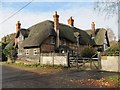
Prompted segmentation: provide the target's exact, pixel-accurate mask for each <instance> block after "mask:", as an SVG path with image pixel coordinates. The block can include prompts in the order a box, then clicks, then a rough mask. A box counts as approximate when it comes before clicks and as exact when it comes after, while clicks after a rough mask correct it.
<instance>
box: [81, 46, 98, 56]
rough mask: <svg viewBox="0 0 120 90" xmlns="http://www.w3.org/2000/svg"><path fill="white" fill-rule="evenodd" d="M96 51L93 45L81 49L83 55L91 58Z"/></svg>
mask: <svg viewBox="0 0 120 90" xmlns="http://www.w3.org/2000/svg"><path fill="white" fill-rule="evenodd" d="M96 52H97V51H96V50H95V49H94V48H93V47H91V46H87V47H85V48H84V49H83V50H82V51H81V57H86V58H91V57H92V56H93V55H94V54H95V53H96Z"/></svg>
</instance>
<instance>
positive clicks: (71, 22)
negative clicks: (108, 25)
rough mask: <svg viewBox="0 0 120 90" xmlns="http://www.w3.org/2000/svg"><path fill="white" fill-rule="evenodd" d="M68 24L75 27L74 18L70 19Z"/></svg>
mask: <svg viewBox="0 0 120 90" xmlns="http://www.w3.org/2000/svg"><path fill="white" fill-rule="evenodd" d="M68 24H69V25H70V26H71V27H73V26H74V20H73V19H72V16H71V17H70V18H69V19H68Z"/></svg>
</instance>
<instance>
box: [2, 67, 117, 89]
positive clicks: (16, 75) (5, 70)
mask: <svg viewBox="0 0 120 90" xmlns="http://www.w3.org/2000/svg"><path fill="white" fill-rule="evenodd" d="M35 70H36V72H35ZM35 70H25V69H18V68H14V67H10V66H9V65H8V66H7V65H3V66H2V88H90V87H92V88H96V87H97V88H98V87H100V86H99V85H95V83H91V82H88V81H86V82H83V83H80V82H76V81H75V80H84V81H85V80H88V79H89V80H90V79H95V80H99V79H101V78H102V77H106V76H110V75H118V73H111V72H99V71H90V70H89V71H80V70H76V69H62V70H58V71H57V72H56V71H54V70H53V71H51V72H49V73H43V71H39V70H38V69H35ZM46 70H48V69H46ZM48 71H49V70H48ZM48 71H47V72H48ZM102 87H104V86H102Z"/></svg>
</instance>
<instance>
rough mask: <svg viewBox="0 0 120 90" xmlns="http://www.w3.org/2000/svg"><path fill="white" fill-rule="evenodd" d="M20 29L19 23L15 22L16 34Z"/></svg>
mask: <svg viewBox="0 0 120 90" xmlns="http://www.w3.org/2000/svg"><path fill="white" fill-rule="evenodd" d="M20 28H21V23H20V21H17V23H16V33H17V32H18V30H19V29H20Z"/></svg>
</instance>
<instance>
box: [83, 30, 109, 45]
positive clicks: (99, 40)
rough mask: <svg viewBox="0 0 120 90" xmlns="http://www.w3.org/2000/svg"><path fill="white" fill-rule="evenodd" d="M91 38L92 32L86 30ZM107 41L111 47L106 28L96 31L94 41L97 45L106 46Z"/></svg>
mask: <svg viewBox="0 0 120 90" xmlns="http://www.w3.org/2000/svg"><path fill="white" fill-rule="evenodd" d="M85 31H86V32H87V33H88V34H89V36H92V30H91V29H89V30H85ZM105 38H106V39H107V43H108V46H109V40H108V35H107V31H106V30H105V29H104V28H98V29H96V30H95V38H94V39H93V41H94V43H95V45H103V44H104V39H105Z"/></svg>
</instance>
